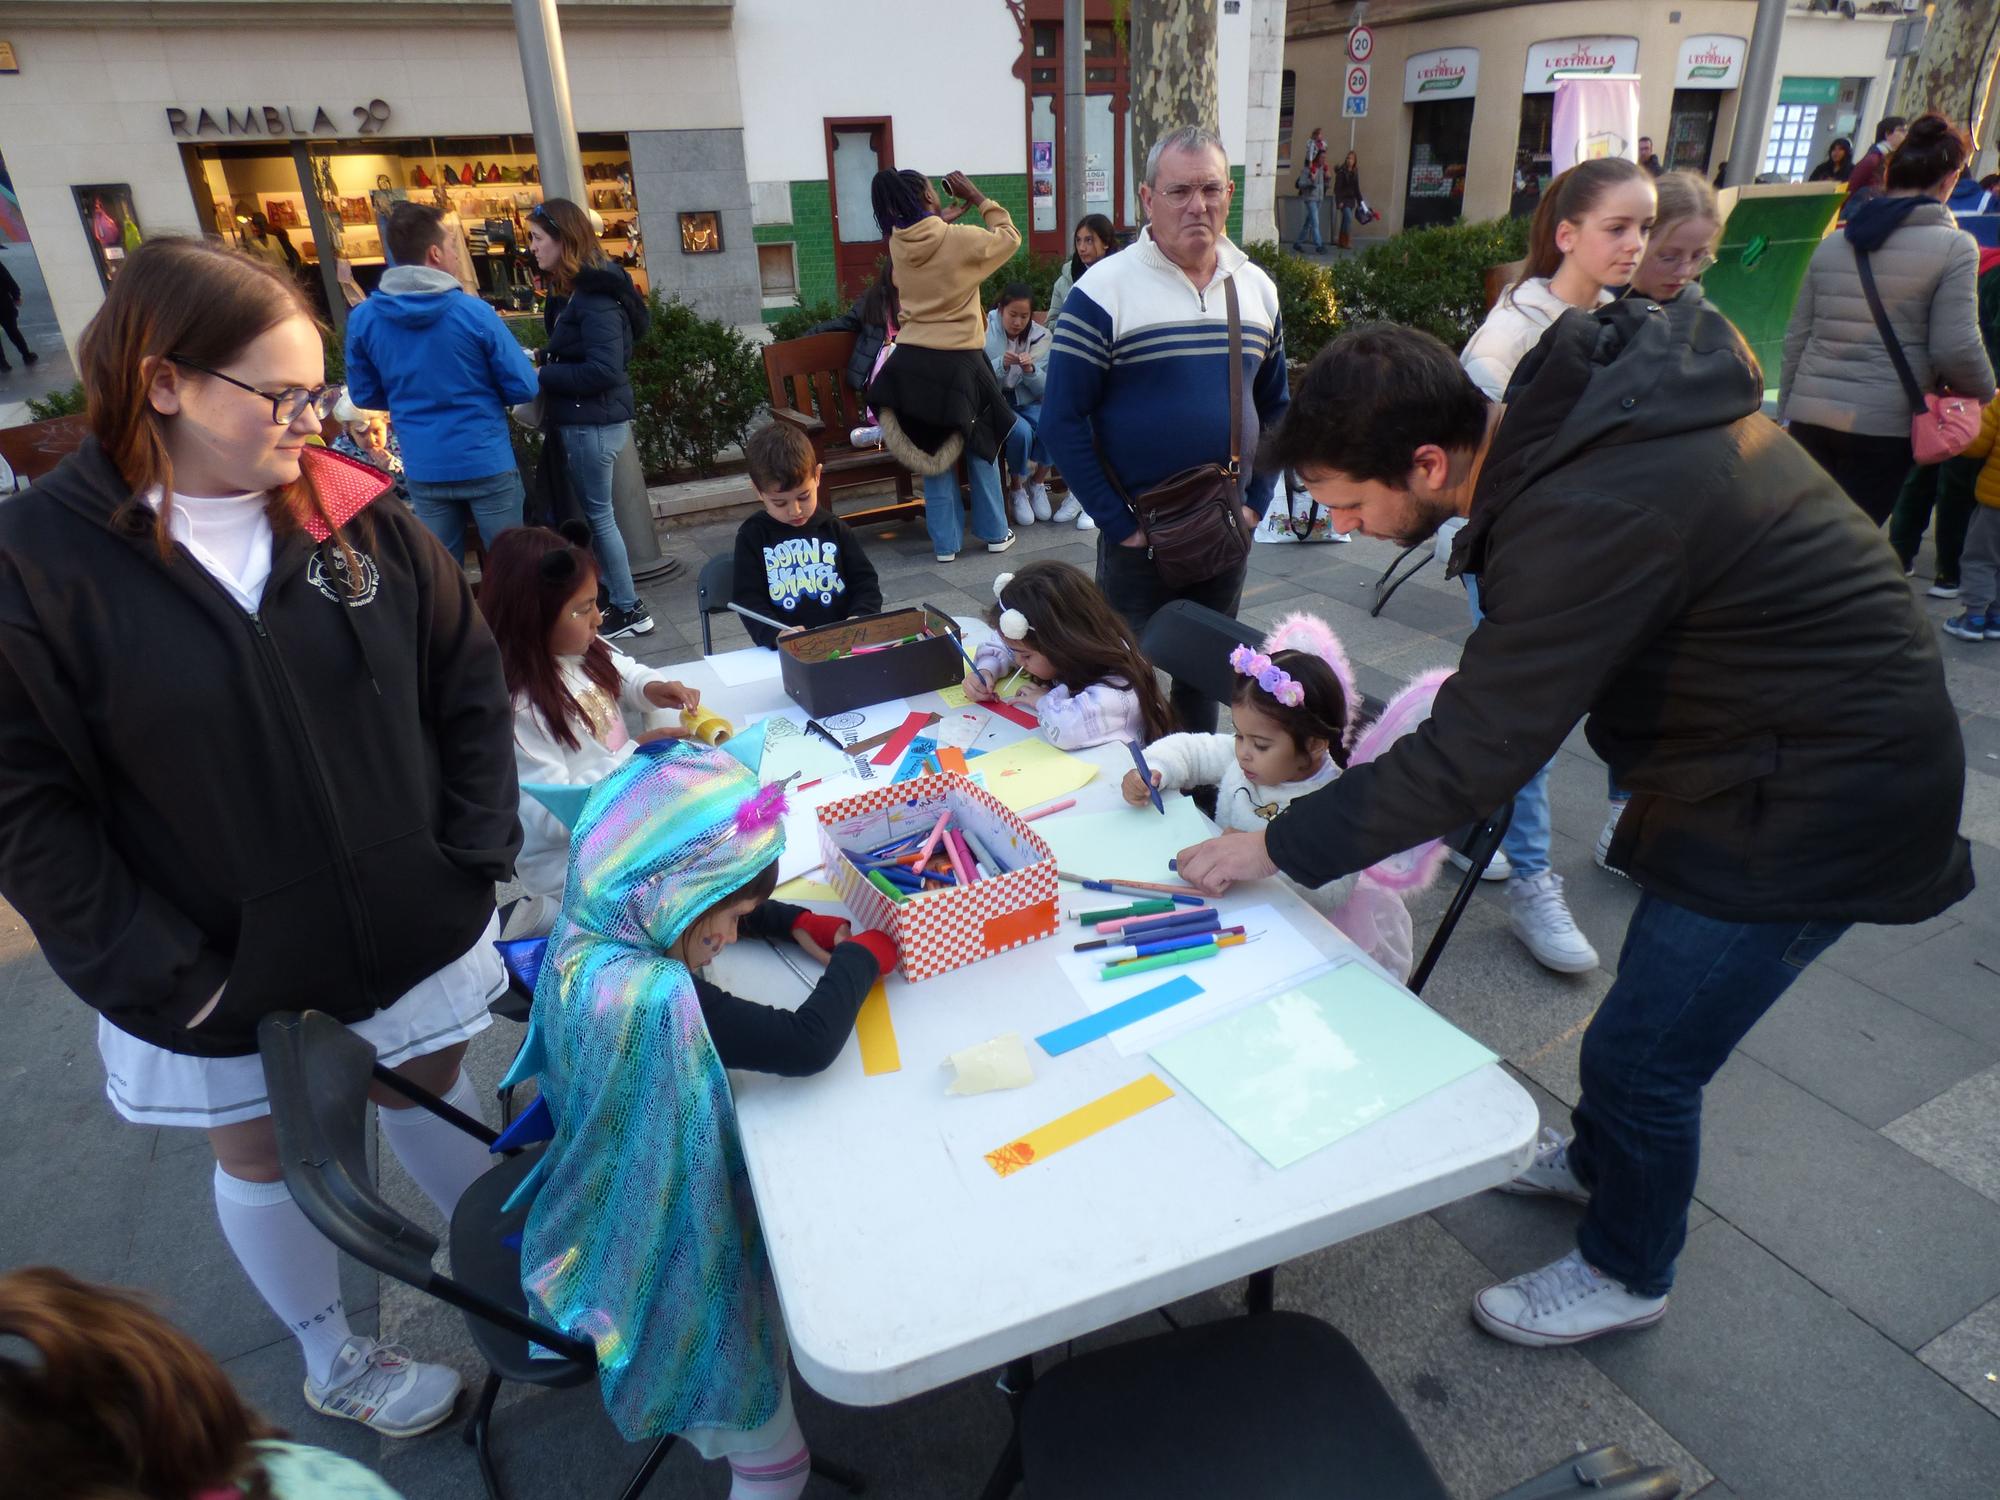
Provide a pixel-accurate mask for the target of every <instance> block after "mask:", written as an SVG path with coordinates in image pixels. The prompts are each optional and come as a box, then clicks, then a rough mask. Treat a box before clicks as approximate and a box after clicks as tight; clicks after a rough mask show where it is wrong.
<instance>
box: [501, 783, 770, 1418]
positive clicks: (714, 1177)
mask: <svg viewBox="0 0 2000 1500" xmlns="http://www.w3.org/2000/svg"><path fill="white" fill-rule="evenodd" d="M646 748H647V749H648V750H649V751H651V750H652V747H651V746H648V747H646ZM783 805H784V804H783V798H782V796H781V795H780V794H779V792H778V789H777V788H770V789H767V790H764V791H759V789H758V786H757V778H756V777H755V776H754V775H752V774H751V773H750V772H749V771H748V770H746V769H745V767H744V766H743V765H742V764H741V763H740V762H739V761H737V760H736V759H733V758H732V757H731V756H730V755H729V754H728V753H727V752H725V751H721V750H713V749H708V748H705V747H703V746H699V745H693V744H683V743H676V744H673V745H672V746H671V747H670V748H664V747H663V748H662V749H661V750H660V751H659V752H657V753H647V754H641V755H635V756H633V757H632V758H631V759H630V760H628V761H627V762H626V763H625V764H624V765H623V766H621V767H619V769H618V770H617V771H615V772H613V773H612V774H611V775H610V776H608V777H606V778H605V779H604V780H603V781H602V782H600V783H598V785H597V786H596V787H595V788H593V789H592V790H591V791H590V793H589V796H588V798H587V800H586V801H584V803H583V806H582V811H581V813H580V815H578V816H577V818H576V821H575V829H574V834H573V836H572V838H571V841H570V857H569V875H568V881H567V884H566V885H565V888H564V899H563V910H562V915H561V917H559V918H558V919H557V922H556V927H555V931H554V932H553V933H552V934H551V935H550V937H549V944H548V950H547V956H546V958H545V959H544V960H543V962H542V965H541V974H540V977H539V979H538V980H537V981H536V985H535V1005H534V1013H533V1017H532V1020H531V1022H530V1025H529V1031H528V1037H527V1040H526V1041H525V1042H524V1043H523V1045H522V1048H521V1055H520V1056H519V1057H518V1058H516V1059H515V1063H514V1067H513V1068H512V1069H511V1070H510V1072H509V1074H508V1082H510V1083H513V1082H519V1081H521V1080H522V1079H526V1078H529V1077H534V1078H537V1079H538V1080H539V1086H540V1090H541V1095H542V1097H543V1098H544V1099H545V1100H547V1102H548V1105H549V1109H550V1112H551V1114H552V1115H553V1117H554V1125H555V1134H554V1138H553V1139H552V1140H551V1141H550V1142H549V1145H548V1148H547V1151H546V1152H545V1154H544V1155H543V1158H542V1161H541V1163H540V1164H539V1166H538V1167H537V1168H536V1170H535V1173H534V1175H533V1176H532V1177H530V1178H529V1179H528V1181H527V1182H525V1183H524V1184H523V1185H522V1189H521V1194H525V1193H527V1192H531V1191H532V1192H535V1194H536V1196H535V1200H534V1204H533V1206H532V1207H531V1208H530V1210H529V1213H528V1220H527V1225H526V1228H525V1229H524V1231H523V1234H522V1243H521V1281H522V1285H523V1286H524V1288H525V1289H526V1291H527V1294H528V1298H529V1304H530V1310H531V1311H540V1312H542V1313H544V1314H545V1315H546V1316H547V1317H549V1318H550V1319H551V1320H552V1321H553V1322H554V1323H556V1324H557V1325H558V1326H559V1327H561V1328H563V1329H564V1330H565V1331H567V1332H569V1333H572V1334H575V1335H577V1336H578V1337H580V1338H587V1339H590V1340H591V1341H592V1342H593V1343H595V1345H596V1346H597V1357H598V1369H599V1377H598V1378H599V1383H600V1386H601V1388H602V1393H603V1397H604V1404H605V1407H606V1409H607V1410H608V1411H609V1412H610V1414H611V1419H612V1421H613V1422H614V1423H615V1424H616V1425H617V1427H618V1430H619V1431H620V1432H621V1433H623V1434H624V1436H625V1437H626V1439H627V1440H628V1441H632V1440H637V1439H639V1438H641V1437H652V1436H657V1435H659V1434H662V1433H668V1432H686V1431H688V1430H689V1429H694V1428H719V1429H723V1430H725V1431H746V1432H747V1431H750V1430H752V1429H755V1428H757V1427H760V1426H762V1425H763V1424H764V1423H766V1422H768V1421H769V1420H771V1418H772V1417H773V1416H774V1415H776V1413H777V1412H778V1410H779V1404H780V1401H781V1399H782V1397H783V1395H784V1391H785V1374H786V1362H787V1355H786V1349H785V1342H784V1334H783V1325H782V1321H781V1317H780V1314H779V1311H778V1300H777V1295H776V1292H775V1291H774V1289H773V1287H772V1283H771V1269H770V1262H769V1260H768V1258H767V1256H766V1254H765V1251H764V1241H763V1235H762V1231H761V1230H760V1228H759V1226H758V1222H757V1211H756V1206H755V1204H754V1202H753V1201H752V1198H751V1194H750V1181H749V1176H748V1173H747V1172H746V1170H745V1168H744V1162H743V1146H742V1142H741V1140H740V1138H739V1137H738V1135H737V1131H736V1113H735V1108H734V1104H733V1102H732V1100H731V1097H730V1091H729V1080H728V1077H727V1076H726V1074H725V1073H724V1072H723V1068H722V1063H721V1061H720V1059H718V1058H717V1056H716V1053H715V1046H714V1043H713V1042H711V1041H710V1039H709V1035H708V1028H707V1026H706V1025H705V1024H704V1023H703V1021H702V1016H701V1007H700V1005H699V1003H698V1002H697V1000H696V998H695V992H694V983H693V979H692V976H691V975H690V974H689V972H688V969H687V966H686V965H685V964H683V963H681V962H680V961H679V960H678V959H672V958H668V957H667V956H666V953H667V950H668V949H669V948H670V947H671V946H672V945H673V944H674V942H675V941H676V940H677V939H678V938H679V937H680V936H681V934H682V933H683V932H684V931H685V930H686V929H687V927H688V926H689V924H690V923H692V922H693V921H694V919H695V918H696V917H698V916H700V915H701V914H702V913H703V912H704V911H706V910H708V909H709V908H710V907H712V906H714V905H715V904H716V903H717V902H718V901H721V900H722V899H723V898H724V897H726V896H728V895H729V894H731V893H732V892H734V891H736V890H739V889H741V888H742V887H743V886H744V885H746V884H748V883H749V881H750V880H751V879H752V878H753V877H755V875H756V874H757V873H758V872H759V871H760V870H762V869H763V867H764V866H765V865H767V864H770V863H771V862H772V861H773V860H775V859H777V857H778V855H779V853H780V852H781V851H782V849H783V847H784V826H783V822H782V817H781V814H782V810H783ZM521 1194H517V1197H518V1196H520V1195H521Z"/></svg>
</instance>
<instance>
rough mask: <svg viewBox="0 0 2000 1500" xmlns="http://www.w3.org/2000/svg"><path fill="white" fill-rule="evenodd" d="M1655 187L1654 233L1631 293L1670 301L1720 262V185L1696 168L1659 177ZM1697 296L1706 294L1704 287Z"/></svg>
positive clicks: (1663, 174)
mask: <svg viewBox="0 0 2000 1500" xmlns="http://www.w3.org/2000/svg"><path fill="white" fill-rule="evenodd" d="M1653 190H1654V192H1655V194H1656V195H1657V196H1658V199H1659V208H1658V209H1657V211H1656V212H1655V214H1654V216H1653V232H1652V234H1651V235H1650V236H1649V237H1648V238H1647V240H1646V255H1645V258H1644V259H1643V260H1641V261H1640V262H1639V269H1638V270H1636V271H1634V272H1633V273H1632V284H1631V285H1630V286H1629V287H1627V288H1626V291H1625V295H1626V296H1628V297H1650V298H1651V299H1652V300H1653V301H1655V302H1669V301H1671V300H1673V299H1674V298H1675V297H1678V296H1679V295H1680V294H1681V293H1682V292H1684V291H1686V290H1687V288H1688V287H1689V286H1690V285H1691V284H1692V283H1693V282H1694V280H1695V278H1696V277H1698V276H1700V275H1701V273H1702V272H1703V271H1706V270H1707V269H1708V268H1709V267H1710V266H1712V265H1714V264H1715V246H1716V242H1717V241H1718V240H1720V239H1721V238H1722V209H1721V207H1720V206H1719V205H1718V203H1717V202H1716V197H1715V189H1714V188H1712V187H1710V186H1709V185H1708V183H1707V181H1706V180H1704V179H1703V178H1702V177H1701V176H1699V175H1698V174H1696V173H1694V172H1664V173H1662V174H1661V175H1660V176H1659V177H1658V178H1657V179H1656V180H1655V181H1654V183H1653ZM1695 295H1696V296H1697V297H1698V296H1700V295H1701V291H1700V288H1698V287H1697V288H1696V290H1695Z"/></svg>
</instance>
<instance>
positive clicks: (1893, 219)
mask: <svg viewBox="0 0 2000 1500" xmlns="http://www.w3.org/2000/svg"><path fill="white" fill-rule="evenodd" d="M1970 154H1971V153H1970V147H1969V144H1968V142H1967V140H1966V137H1965V134H1964V132H1963V131H1961V130H1959V129H1958V127H1957V126H1955V125H1953V124H1952V123H1951V122H1950V121H1948V120H1946V119H1945V118H1944V117H1943V116H1942V115H1936V114H1929V115H1923V116H1921V117H1920V118H1918V119H1916V120H1914V121H1912V122H1911V124H1910V127H1909V132H1908V134H1907V135H1906V136H1905V137H1904V139H1903V144H1902V145H1901V146H1900V147H1898V148H1897V150H1896V153H1895V155H1893V156H1891V157H1890V158H1889V166H1888V170H1887V174H1886V176H1885V179H1884V180H1885V183H1886V191H1884V192H1883V193H1882V194H1881V195H1880V196H1879V197H1875V198H1871V199H1870V200H1869V201H1868V202H1866V203H1864V204H1862V205H1861V206H1860V207H1859V208H1857V209H1856V210H1855V211H1854V214H1853V216H1852V217H1851V218H1849V219H1848V221H1847V225H1846V228H1845V230H1844V231H1843V232H1842V233H1840V234H1837V235H1829V236H1828V237H1827V238H1826V239H1824V240H1822V241H1821V242H1820V244H1819V248H1818V249H1816V250H1815V251H1813V257H1812V262H1811V264H1810V265H1809V266H1808V267H1807V268H1806V278H1805V282H1804V284H1803V285H1802V286H1801V287H1800V288H1799V300H1798V304H1797V305H1796V306H1795V307H1794V308H1793V309H1792V321H1791V323H1790V325H1789V326H1788V327H1787V328H1786V330H1785V362H1784V368H1783V371H1782V373H1781V375H1780V377H1779V381H1778V410H1779V413H1780V414H1781V415H1782V416H1783V417H1784V418H1785V420H1786V422H1787V424H1788V425H1789V427H1790V429H1791V434H1792V436H1793V437H1794V438H1795V439H1797V441H1798V443H1799V446H1800V447H1802V448H1804V449H1805V450H1806V451H1807V452H1808V453H1810V454H1811V455H1812V456H1813V457H1814V458H1815V459H1817V460H1818V461H1819V465H1820V467H1821V468H1823V469H1825V470H1826V471H1827V472H1828V473H1829V474H1831V475H1832V476H1833V477H1834V478H1835V479H1836V480H1838V481H1839V483H1840V487H1841V488H1842V489H1843V490H1845V491H1846V492H1847V495H1848V498H1850V499H1851V500H1853V501H1854V503H1855V504H1856V505H1858V506H1860V507H1861V508H1862V510H1864V511H1866V512H1867V513H1868V515H1869V517H1870V518H1871V519H1873V520H1874V522H1875V523H1876V524H1877V525H1880V524H1881V523H1882V522H1883V521H1885V520H1887V519H1888V516H1889V512H1890V510H1891V509H1893V508H1894V506H1895V503H1896V493H1897V491H1898V489H1900V488H1901V486H1902V483H1903V478H1904V476H1905V475H1906V474H1908V473H1909V470H1910V465H1911V461H1912V460H1911V454H1910V418H1911V415H1912V412H1911V409H1910V402H1909V398H1908V396H1907V395H1905V394H1904V390H1903V385H1902V382H1901V381H1900V380H1899V379H1898V378H1897V376H1896V368H1895V365H1894V364H1893V363H1892V362H1891V361H1890V358H1889V349H1888V345H1887V344H1885V343H1884V342H1883V339H1882V335H1881V332H1880V331H1879V330H1878V329H1877V327H1876V325H1875V319H1874V317H1873V316H1872V315H1871V313H1870V312H1869V308H1868V299H1867V296H1866V294H1865V293H1864V292H1863V291H1862V287H1861V272H1860V266H1859V262H1860V257H1861V256H1863V255H1866V256H1867V257H1868V261H1869V267H1870V269H1871V270H1872V271H1873V272H1874V275H1875V286H1876V290H1877V291H1878V292H1880V294H1881V297H1882V306H1883V309H1884V311H1885V312H1886V313H1887V314H1888V319H1889V326H1890V327H1891V328H1893V329H1894V330H1895V332H1896V341H1897V342H1898V343H1899V344H1900V345H1902V349H1903V354H1904V356H1905V357H1906V358H1907V359H1908V360H1909V363H1910V370H1911V373H1912V374H1913V375H1915V377H1916V381H1917V384H1918V386H1920V387H1921V388H1922V389H1923V390H1924V391H1925V392H1926V393H1929V392H1932V391H1937V390H1941V389H1948V390H1951V391H1955V392H1957V393H1958V394H1959V395H1961V396H1970V397H1973V398H1975V399H1977V400H1979V401H1981V402H1985V401H1990V400H1992V399H1993V389H1994V387H1993V367H1992V365H1990V364H1989V363H1988V362H1987V359H1986V349H1985V346H1984V345H1983V344H1982V342H1981V341H1980V337H1979V296H1978V289H1977V286H1976V284H1975V283H1976V279H1977V276H1978V271H1979V249H1978V246H1977V245H1976V244H1974V242H1973V239H1972V236H1971V235H1969V234H1967V233H1966V232H1965V231H1964V230H1962V229H1960V228H1959V227H1958V224H1957V221H1956V220H1954V219H1953V218H1952V216H1951V211H1950V210H1949V209H1947V208H1946V207H1945V206H1944V200H1945V199H1947V198H1949V197H1950V196H1951V190H1952V188H1953V187H1954V186H1955V185H1956V184H1957V182H1958V177H1959V174H1960V173H1961V172H1962V171H1964V170H1965V163H1966V160H1967V158H1968V157H1969V156H1970Z"/></svg>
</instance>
